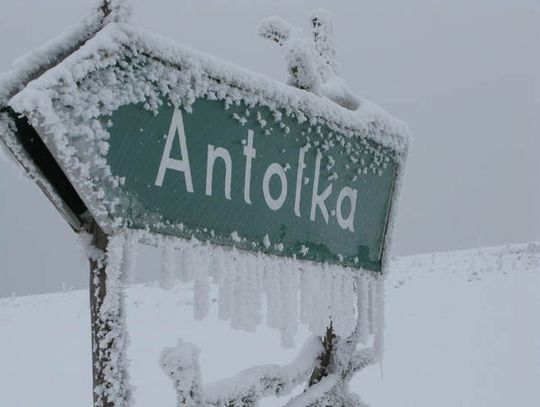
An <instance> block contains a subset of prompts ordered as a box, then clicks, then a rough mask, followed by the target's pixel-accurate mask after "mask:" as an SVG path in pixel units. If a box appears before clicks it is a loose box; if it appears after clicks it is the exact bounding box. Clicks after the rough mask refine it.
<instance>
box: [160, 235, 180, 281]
mask: <svg viewBox="0 0 540 407" xmlns="http://www.w3.org/2000/svg"><path fill="white" fill-rule="evenodd" d="M175 254H176V253H175V250H174V245H173V242H172V241H170V240H165V241H164V246H163V247H162V251H161V276H160V279H159V285H160V287H161V288H163V289H164V290H172V289H173V288H174V284H175V280H176V275H175V273H176V259H175Z"/></svg>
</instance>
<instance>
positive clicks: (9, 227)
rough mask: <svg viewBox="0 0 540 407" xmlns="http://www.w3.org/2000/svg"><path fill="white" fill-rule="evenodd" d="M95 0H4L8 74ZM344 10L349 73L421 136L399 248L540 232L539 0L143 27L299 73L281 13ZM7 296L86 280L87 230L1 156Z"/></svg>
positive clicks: (0, 275)
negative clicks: (282, 47) (83, 242)
mask: <svg viewBox="0 0 540 407" xmlns="http://www.w3.org/2000/svg"><path fill="white" fill-rule="evenodd" d="M92 4H93V0H84V1H83V0H79V1H76V2H74V1H68V0H48V1H47V2H43V1H39V0H3V1H2V4H1V6H0V9H1V13H0V49H1V51H2V52H1V53H0V71H6V70H8V69H9V67H10V64H11V61H12V60H13V59H15V58H16V57H18V56H19V55H20V54H22V53H24V52H26V51H28V50H31V49H32V48H33V47H36V46H38V45H40V44H41V43H43V41H45V40H46V39H48V38H50V37H52V36H54V35H55V34H57V33H58V32H60V31H61V29H62V28H63V27H65V26H67V25H69V24H74V23H76V22H77V21H78V19H79V18H80V17H81V16H82V15H84V14H85V13H86V12H87V11H88V10H89V8H90V7H91V5H92ZM317 7H325V8H328V9H330V10H332V11H333V12H334V14H335V42H336V46H337V49H338V53H339V59H340V62H341V63H342V66H343V71H344V76H345V77H346V79H347V81H348V83H349V85H350V86H351V87H352V88H353V89H355V90H356V91H357V92H358V93H359V94H361V95H362V96H363V97H365V98H367V99H370V100H372V101H374V102H375V103H377V104H379V105H381V106H382V107H383V108H385V109H386V110H388V111H389V112H390V113H392V114H394V115H396V116H397V117H399V118H401V119H403V120H405V121H407V122H408V123H409V126H410V129H411V132H412V134H413V137H414V143H413V145H412V149H411V156H410V160H409V164H408V171H407V175H406V180H405V185H404V188H403V195H402V200H401V207H400V213H399V218H398V225H397V233H396V244H395V249H396V251H395V253H396V254H398V255H403V254H413V253H419V252H430V251H442V250H454V249H461V248H469V247H476V246H485V245H494V244H502V243H506V242H525V241H530V240H538V239H540V215H539V214H538V208H539V207H540V187H539V183H538V179H539V176H540V160H539V159H538V156H539V152H540V137H539V136H540V115H539V112H540V52H539V51H540V23H539V22H540V3H539V2H538V1H533V0H513V1H502V0H454V1H451V2H450V1H435V0H431V1H429V0H411V1H407V2H403V1H400V0H392V1H391V0H362V1H358V0H332V1H330V0H326V1H323V0H278V1H266V0H265V1H263V0H235V1H233V0H206V1H200V0H198V1H196V0H191V1H181V0H155V1H153V2H148V1H142V0H137V1H135V13H136V15H135V21H136V23H138V24H140V25H141V26H143V27H145V28H148V29H150V30H152V31H155V32H158V33H160V34H163V35H165V36H167V37H170V38H172V39H174V40H177V41H179V42H182V43H185V44H188V45H190V46H192V47H194V48H198V49H201V50H203V51H206V52H208V53H211V54H214V55H217V56H219V57H222V58H224V59H227V60H230V61H232V62H235V63H238V64H241V65H245V66H247V67H249V68H251V69H253V70H255V71H258V72H262V73H265V74H267V75H269V76H272V77H274V78H277V79H281V80H283V79H285V68H284V64H283V60H282V57H281V54H280V51H279V50H278V49H276V48H275V47H274V46H273V45H272V44H270V43H267V42H265V41H263V40H261V39H259V38H257V36H256V35H255V27H256V25H257V23H258V22H259V21H260V20H261V19H262V18H264V17H266V16H269V15H274V14H277V15H280V16H282V17H284V18H286V19H287V20H289V21H290V22H291V23H293V24H294V25H297V26H302V27H303V28H306V29H307V28H308V27H307V24H306V17H307V14H308V12H309V10H311V9H313V8H317ZM0 258H1V259H2V264H1V266H0V296H3V295H6V294H8V293H9V292H11V291H17V292H19V293H25V292H42V291H51V290H57V289H59V288H60V286H61V282H62V281H66V282H67V283H68V285H76V286H80V285H81V284H85V282H86V273H87V270H86V264H85V262H84V261H83V260H82V255H81V253H80V251H79V249H78V246H77V242H76V236H75V235H74V234H73V233H72V232H71V231H70V230H69V228H68V227H67V226H66V225H65V224H64V222H63V220H62V218H61V217H60V216H59V215H58V214H56V213H55V210H54V209H53V208H52V206H51V205H49V204H48V203H47V200H46V199H45V198H44V197H43V196H42V194H41V193H40V192H39V191H38V189H37V188H36V187H35V186H33V185H32V184H30V183H28V182H24V181H23V180H22V179H21V178H20V177H17V171H16V170H14V169H13V166H11V165H9V164H7V163H6V162H5V161H3V160H0Z"/></svg>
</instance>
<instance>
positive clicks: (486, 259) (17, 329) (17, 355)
mask: <svg viewBox="0 0 540 407" xmlns="http://www.w3.org/2000/svg"><path fill="white" fill-rule="evenodd" d="M386 285H387V290H386V309H385V313H386V338H385V341H386V354H385V359H384V362H383V363H382V365H381V366H372V367H370V368H368V369H366V370H365V371H363V372H361V373H360V374H358V375H357V376H356V377H355V379H354V380H353V382H352V387H353V389H354V391H356V392H357V393H359V394H360V395H361V396H362V398H363V400H364V401H365V402H367V403H369V405H370V406H372V407H394V406H403V407H406V406H411V407H424V406H425V407H427V406H430V407H431V406H437V407H446V406H448V407H450V406H452V407H455V406H474V407H482V406H486V407H488V406H489V407H503V406H504V407H507V406H520V407H529V406H530V407H533V406H537V405H538V403H539V400H540V396H539V395H538V389H537V387H538V383H540V324H539V323H538V321H539V318H538V312H539V310H540V244H538V243H534V244H529V245H521V246H507V247H498V248H486V249H481V250H472V251H463V252H451V253H438V254H429V255H420V256H411V257H403V258H397V259H395V260H394V261H393V263H392V271H391V273H390V275H389V277H388V280H387V282H386ZM191 303H192V289H191V287H190V286H182V285H180V284H178V285H177V286H176V287H175V289H174V290H172V291H163V290H162V289H160V288H159V285H158V284H154V283H151V284H145V285H137V286H133V287H130V288H128V290H127V298H126V309H127V322H128V327H129V331H130V337H131V344H130V348H129V350H128V356H129V358H130V359H131V365H130V366H131V369H130V374H131V382H132V384H133V385H134V386H135V387H136V388H135V398H136V406H157V405H160V406H173V405H174V396H175V395H174V391H173V389H172V386H171V385H170V382H169V380H168V379H167V378H166V377H164V374H163V373H162V372H161V370H160V368H159V365H158V357H159V352H160V351H161V349H162V348H163V347H164V346H174V345H175V343H176V339H177V338H178V337H182V338H184V339H186V340H189V341H191V342H193V343H196V344H197V345H198V346H199V347H200V348H201V350H202V353H201V359H200V362H201V368H202V375H203V379H204V381H205V382H209V381H214V380H218V379H222V378H225V377H227V376H230V375H232V374H234V373H236V372H238V371H239V370H242V369H244V368H247V367H250V366H253V365H258V364H261V363H279V364H283V363H287V362H288V361H291V360H292V359H293V358H294V357H295V356H296V354H297V352H298V349H283V348H281V347H280V338H279V333H278V332H277V331H273V330H269V329H268V328H265V327H259V328H258V330H257V332H256V333H254V334H252V333H243V332H236V331H232V330H231V329H230V327H229V323H227V322H223V321H219V320H218V317H217V307H216V306H215V305H214V306H213V307H212V310H211V312H210V316H209V317H208V318H206V319H205V320H203V321H200V322H197V321H195V320H194V319H193V318H192V313H193V309H192V307H191V306H190V305H191ZM307 335H308V333H307V329H300V331H299V333H298V334H297V341H296V342H297V346H299V345H300V344H301V343H302V342H303V337H306V336H307ZM90 369H91V364H90V332H89V311H88V292H87V291H70V292H63V293H57V294H50V295H41V296H32V297H13V298H4V299H0V406H1V407H27V406H56V407H64V406H70V407H72V406H88V405H91V370H90ZM280 404H283V402H282V401H281V400H280V401H279V402H276V400H268V401H266V402H265V403H264V404H263V405H268V406H270V405H280Z"/></svg>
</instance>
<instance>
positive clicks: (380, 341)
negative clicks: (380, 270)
mask: <svg viewBox="0 0 540 407" xmlns="http://www.w3.org/2000/svg"><path fill="white" fill-rule="evenodd" d="M374 285H375V295H376V302H375V309H374V312H375V315H374V317H373V320H374V321H375V326H376V328H375V339H374V344H373V351H374V353H375V357H376V359H377V360H378V361H379V362H380V361H382V359H383V356H384V280H383V279H382V278H377V279H375V284H374Z"/></svg>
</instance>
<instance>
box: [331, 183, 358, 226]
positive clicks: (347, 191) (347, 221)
mask: <svg viewBox="0 0 540 407" xmlns="http://www.w3.org/2000/svg"><path fill="white" fill-rule="evenodd" d="M357 196H358V191H357V190H356V189H352V188H350V187H345V188H343V189H342V190H341V192H340V193H339V196H338V199H337V207H336V212H337V213H336V217H337V221H338V224H339V226H341V228H342V229H349V230H350V231H351V232H354V216H355V214H356V198H357ZM345 198H347V199H349V202H350V203H351V210H350V212H349V216H347V218H344V217H343V208H342V205H343V201H344V200H345Z"/></svg>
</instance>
